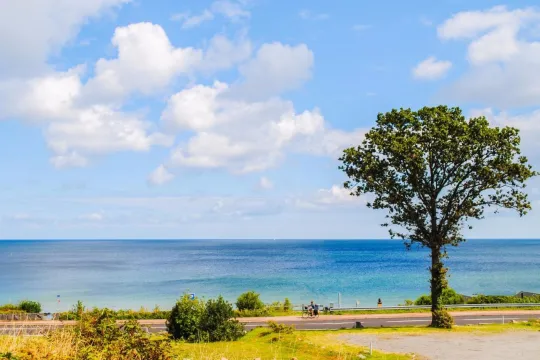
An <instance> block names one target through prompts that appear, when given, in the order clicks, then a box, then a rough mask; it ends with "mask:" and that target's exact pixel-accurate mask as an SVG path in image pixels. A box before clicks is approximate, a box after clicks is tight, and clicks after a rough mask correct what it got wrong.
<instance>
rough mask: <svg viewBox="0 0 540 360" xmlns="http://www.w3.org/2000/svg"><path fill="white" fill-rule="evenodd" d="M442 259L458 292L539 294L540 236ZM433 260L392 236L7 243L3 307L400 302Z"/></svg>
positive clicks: (423, 280)
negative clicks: (247, 297) (191, 297)
mask: <svg viewBox="0 0 540 360" xmlns="http://www.w3.org/2000/svg"><path fill="white" fill-rule="evenodd" d="M448 255H449V258H448V259H447V260H446V264H447V266H448V267H449V269H450V270H449V283H450V286H451V287H453V288H454V289H455V290H456V291H458V292H459V293H462V294H465V295H473V294H515V293H517V292H519V291H530V292H537V293H540V240H519V239H514V240H469V241H466V242H464V243H462V244H461V245H460V246H459V247H457V248H454V247H452V248H449V249H448ZM429 264H430V258H429V253H428V251H426V249H422V248H419V247H413V248H412V249H411V250H406V249H405V246H404V245H403V243H402V242H400V241H394V240H354V241H353V240H346V241H345V240H343V241H342V240H324V241H323V240H316V241H315V240H313V241H312V240H295V241H285V240H252V241H247V240H209V241H206V240H205V241H203V240H193V241H188V240H181V241H180V240H179V241H173V240H144V241H143V240H130V241H128V240H111V241H101V240H100V241H82V240H73V241H67V240H62V241H48V240H47V241H46V240H40V241H38V240H32V241H29V240H25V241H9V240H6V241H0V304H4V303H16V302H18V301H20V300H23V299H29V300H36V301H39V302H41V303H42V305H43V308H44V311H49V312H54V311H63V310H67V309H69V308H71V307H72V305H73V304H75V303H76V302H77V301H78V300H81V301H83V302H84V303H85V305H86V306H89V307H93V306H98V307H109V308H112V309H121V308H122V309H139V308H141V307H146V308H148V309H152V308H154V307H155V306H156V305H157V306H159V307H160V308H162V309H168V308H171V307H172V305H173V304H174V302H175V300H176V299H177V298H178V297H180V296H181V295H182V294H183V293H189V294H195V295H196V296H198V297H204V298H206V299H208V298H213V297H216V296H218V295H222V296H223V297H224V298H225V299H227V300H228V301H231V302H234V301H235V299H236V298H237V297H238V295H240V294H241V293H243V292H245V291H248V290H254V291H256V292H258V293H259V294H260V295H261V298H262V300H263V301H264V302H266V303H271V302H274V301H283V300H284V299H285V298H286V297H287V298H289V299H290V300H291V301H292V302H293V304H304V303H308V302H309V301H311V300H314V301H315V302H317V303H319V304H323V305H327V304H328V305H330V304H334V306H338V303H340V304H341V306H356V305H358V306H366V307H367V306H376V304H377V300H378V299H379V298H380V299H381V300H382V302H383V305H397V304H400V303H403V302H404V301H405V299H415V298H417V297H418V296H420V295H422V294H425V293H428V292H429V283H428V280H429V271H428V267H429Z"/></svg>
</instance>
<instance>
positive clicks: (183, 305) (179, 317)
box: [167, 294, 204, 342]
mask: <svg viewBox="0 0 540 360" xmlns="http://www.w3.org/2000/svg"><path fill="white" fill-rule="evenodd" d="M203 313H204V302H202V301H201V300H199V299H198V298H195V299H191V298H190V296H189V295H188V294H184V295H183V296H182V297H181V298H180V299H179V300H178V301H177V302H176V304H175V305H174V307H173V308H172V310H171V314H170V315H169V318H168V319H167V331H168V332H169V334H171V335H172V337H173V338H174V339H183V340H186V341H190V342H197V341H199V340H200V339H201V332H200V329H199V324H200V320H201V317H202V315H203Z"/></svg>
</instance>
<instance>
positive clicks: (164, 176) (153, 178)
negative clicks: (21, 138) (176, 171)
mask: <svg viewBox="0 0 540 360" xmlns="http://www.w3.org/2000/svg"><path fill="white" fill-rule="evenodd" d="M172 179H174V175H173V174H171V173H170V172H169V170H167V168H166V167H165V166H163V165H159V166H158V167H157V169H156V170H154V171H153V172H152V173H151V174H150V176H149V177H148V182H149V183H150V184H152V185H163V184H165V183H168V182H169V181H171V180H172Z"/></svg>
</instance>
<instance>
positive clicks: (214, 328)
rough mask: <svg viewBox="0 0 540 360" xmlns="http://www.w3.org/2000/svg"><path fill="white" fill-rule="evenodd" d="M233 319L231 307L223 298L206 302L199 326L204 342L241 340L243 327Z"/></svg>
mask: <svg viewBox="0 0 540 360" xmlns="http://www.w3.org/2000/svg"><path fill="white" fill-rule="evenodd" d="M233 317H234V311H233V307H232V305H231V304H230V303H229V302H227V301H225V300H224V299H223V297H221V296H220V297H218V298H217V299H216V300H212V299H210V300H208V302H207V303H206V306H205V309H204V312H203V314H202V316H201V319H200V325H199V327H200V329H201V331H202V332H203V333H204V336H205V340H208V341H211V342H214V341H235V340H238V339H239V338H241V337H242V336H243V335H244V327H243V326H242V324H240V323H239V322H238V320H236V319H233Z"/></svg>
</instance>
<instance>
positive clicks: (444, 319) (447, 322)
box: [431, 310, 454, 329]
mask: <svg viewBox="0 0 540 360" xmlns="http://www.w3.org/2000/svg"><path fill="white" fill-rule="evenodd" d="M453 325H454V319H453V318H452V316H450V314H449V313H448V312H447V311H445V310H438V311H435V312H434V313H433V315H432V323H431V326H432V327H436V328H441V329H451V328H452V326H453Z"/></svg>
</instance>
